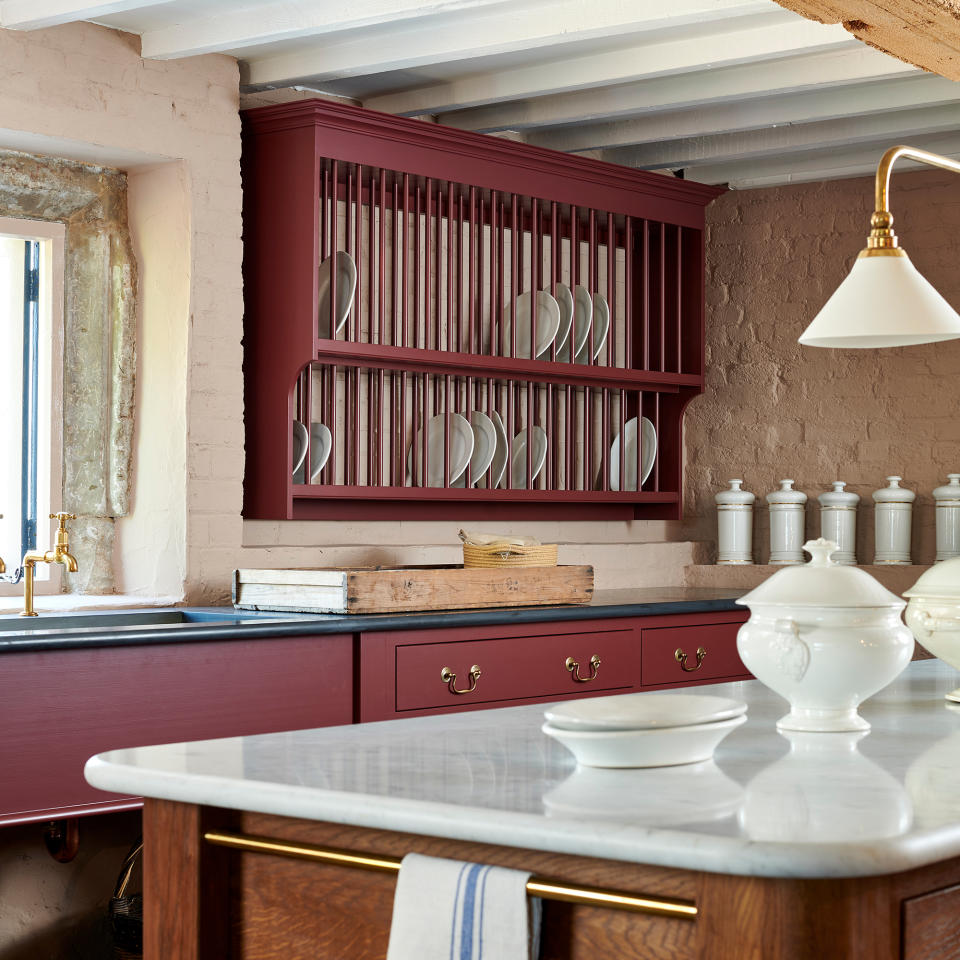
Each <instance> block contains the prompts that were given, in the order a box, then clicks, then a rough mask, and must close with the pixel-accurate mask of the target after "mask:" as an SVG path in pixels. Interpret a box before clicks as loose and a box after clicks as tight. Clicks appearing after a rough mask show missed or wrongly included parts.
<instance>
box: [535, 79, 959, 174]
mask: <svg viewBox="0 0 960 960" xmlns="http://www.w3.org/2000/svg"><path fill="white" fill-rule="evenodd" d="M709 82H710V81H709V78H705V80H704V83H705V85H706V84H707V83H709ZM946 104H951V105H952V106H950V107H949V108H948V110H949V111H952V115H953V123H954V126H955V127H960V84H957V83H953V82H952V81H950V80H947V79H945V78H944V77H935V76H931V75H930V74H919V75H917V76H915V77H901V78H899V79H896V80H878V81H875V82H873V83H854V84H846V85H843V86H834V87H828V88H826V89H823V88H820V89H816V90H810V91H807V92H804V93H795V94H793V95H787V96H764V97H756V98H750V99H738V100H730V101H725V102H722V103H716V102H714V101H710V102H706V103H701V104H700V105H699V106H697V107H690V108H686V109H678V110H669V111H665V110H657V111H655V112H649V113H646V114H642V115H640V116H638V117H634V118H631V119H628V120H617V121H614V122H612V123H606V124H590V125H585V126H568V127H556V128H553V129H550V130H544V131H540V130H532V131H529V132H528V133H527V136H526V140H527V142H528V143H532V144H535V145H536V146H540V147H549V148H551V149H554V150H566V151H570V152H582V151H586V150H600V151H601V152H602V155H603V156H604V158H605V159H609V160H611V161H613V162H614V163H621V162H624V161H622V160H620V159H618V158H619V157H626V156H630V157H633V156H640V155H645V156H649V160H648V161H646V162H639V163H637V164H636V165H637V166H646V165H647V164H648V163H653V162H654V161H653V158H654V157H659V156H661V152H662V153H669V152H670V146H669V145H661V144H660V143H658V141H670V140H673V141H675V140H679V139H686V138H697V137H706V136H713V135H716V134H736V133H737V132H738V131H746V130H758V129H760V128H762V127H777V126H784V125H787V124H812V123H816V122H819V121H824V120H833V119H836V118H839V117H851V118H853V117H860V116H865V115H869V114H877V113H887V112H896V111H902V110H906V109H908V108H917V109H922V108H925V107H934V106H941V105H946ZM631 145H638V146H637V147H636V149H635V150H634V152H632V153H631V152H629V151H631V150H632V149H633V148H632V146H631ZM643 145H645V146H643ZM644 151H647V153H646V154H645V153H644ZM631 165H633V164H632V162H631Z"/></svg>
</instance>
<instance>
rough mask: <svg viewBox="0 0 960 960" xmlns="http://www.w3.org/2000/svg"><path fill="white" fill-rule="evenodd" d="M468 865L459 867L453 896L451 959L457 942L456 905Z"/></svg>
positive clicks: (458, 904) (457, 905)
mask: <svg viewBox="0 0 960 960" xmlns="http://www.w3.org/2000/svg"><path fill="white" fill-rule="evenodd" d="M469 866H470V864H469V863H465V864H464V865H463V866H462V867H461V868H460V873H459V874H457V892H456V893H455V894H454V896H453V916H452V917H451V918H450V960H453V947H454V944H455V943H456V942H457V907H459V906H460V884H461V882H462V881H463V874H464V871H465V870H466V869H467V867H469Z"/></svg>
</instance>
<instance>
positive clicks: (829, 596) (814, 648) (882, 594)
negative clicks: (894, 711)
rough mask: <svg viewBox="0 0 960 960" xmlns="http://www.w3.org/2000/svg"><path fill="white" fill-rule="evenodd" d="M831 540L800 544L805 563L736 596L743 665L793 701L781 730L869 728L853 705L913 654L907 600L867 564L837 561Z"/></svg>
mask: <svg viewBox="0 0 960 960" xmlns="http://www.w3.org/2000/svg"><path fill="white" fill-rule="evenodd" d="M836 548H837V546H836V544H835V543H831V542H830V541H829V540H823V539H820V540H811V541H809V542H808V543H805V544H804V546H803V549H804V550H806V551H807V553H809V554H810V555H811V557H812V558H813V559H812V560H811V561H810V562H809V563H808V564H805V565H803V566H800V567H790V568H787V569H784V570H780V571H778V572H777V573H775V574H774V575H773V576H772V577H770V578H769V579H768V580H766V581H765V582H764V583H762V584H760V586H759V587H757V588H756V589H755V590H751V591H750V593H748V594H747V595H746V596H745V597H741V598H740V600H738V601H737V602H738V603H742V604H744V606H747V607H749V608H750V619H749V620H748V621H747V622H746V623H745V624H744V625H743V626H742V627H741V628H740V631H739V633H738V634H737V650H738V651H739V653H740V658H741V659H742V660H743V662H744V664H746V666H747V669H748V670H750V671H751V673H753V675H754V676H755V677H756V678H757V679H758V680H760V681H762V682H763V683H765V684H766V685H767V686H768V687H770V689H771V690H773V691H774V692H775V693H779V694H780V696H782V697H785V698H786V699H787V700H789V701H790V712H789V713H788V714H787V715H786V716H784V717H781V718H780V720H779V721H777V728H778V729H780V730H808V731H837V730H869V729H870V724H868V723H867V721H866V720H864V719H863V718H862V717H861V716H860V715H859V714H858V713H857V707H859V705H860V704H861V703H862V702H863V701H864V700H866V699H867V697H871V696H873V694H875V693H876V692H877V691H878V690H882V689H883V688H884V687H885V686H886V685H887V684H888V683H890V682H891V681H892V680H894V679H895V678H896V677H897V675H898V674H899V673H900V672H901V671H902V670H903V669H904V667H906V665H907V664H908V663H909V662H910V657H911V656H912V654H913V636H912V635H911V633H910V631H909V630H908V629H907V627H905V626H904V624H903V621H902V620H901V619H900V614H901V612H902V611H903V608H904V607H905V606H906V603H905V601H903V600H901V599H900V598H899V597H898V596H896V595H895V594H893V593H891V592H890V591H889V590H887V589H886V588H885V587H883V586H882V585H881V584H880V583H878V582H877V581H876V580H875V579H874V578H873V577H871V576H870V574H868V573H867V572H866V571H865V570H861V569H859V568H858V567H845V566H840V565H839V564H836V563H834V562H833V561H832V560H831V559H830V555H831V554H832V553H833V552H834V551H835V550H836Z"/></svg>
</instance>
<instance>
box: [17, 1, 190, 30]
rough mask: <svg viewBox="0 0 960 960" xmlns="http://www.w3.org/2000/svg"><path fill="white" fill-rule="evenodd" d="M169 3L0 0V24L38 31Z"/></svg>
mask: <svg viewBox="0 0 960 960" xmlns="http://www.w3.org/2000/svg"><path fill="white" fill-rule="evenodd" d="M171 2H172V0H108V2H105V3H90V2H89V0H86V2H83V0H81V2H77V0H3V2H0V27H5V28H8V29H10V30H40V29H43V28H44V27H57V26H60V25H61V24H63V23H74V22H76V21H78V20H95V19H97V17H106V16H109V15H110V14H113V13H129V12H130V11H131V10H139V9H141V8H143V7H155V6H159V5H160V4H161V3H171Z"/></svg>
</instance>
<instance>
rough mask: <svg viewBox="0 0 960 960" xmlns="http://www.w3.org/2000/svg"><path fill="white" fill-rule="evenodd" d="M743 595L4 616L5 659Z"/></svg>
mask: <svg viewBox="0 0 960 960" xmlns="http://www.w3.org/2000/svg"><path fill="white" fill-rule="evenodd" d="M742 594H743V591H742V590H737V589H725V590H724V589H717V588H712V587H709V588H708V587H643V588H637V589H625V590H598V591H597V592H596V593H595V594H594V597H593V600H592V601H591V602H590V603H589V604H585V605H582V606H580V605H576V606H574V605H571V606H556V607H499V608H493V609H486V610H443V611H438V612H423V613H389V614H365V615H358V614H289V613H283V614H278V613H258V612H254V611H247V610H235V609H233V608H232V607H162V608H158V607H153V608H151V607H144V608H140V609H135V610H117V611H102V610H101V611H79V612H76V613H72V614H68V615H61V614H52V615H49V616H42V615H41V616H40V617H38V618H36V619H35V620H31V621H30V622H29V623H25V622H24V620H23V619H22V618H19V617H17V616H15V615H13V616H0V653H18V652H20V653H26V652H38V651H51V650H64V649H74V648H90V647H113V646H127V645H142V644H155V643H186V642H198V641H219V640H236V639H238V638H242V639H244V640H253V639H260V638H262V639H266V638H272V637H291V636H304V635H309V634H316V635H322V634H330V633H361V632H365V631H376V630H410V629H417V628H420V629H424V630H430V629H439V628H451V627H474V626H489V625H496V624H521V623H554V622H558V621H571V620H593V619H600V618H606V617H649V616H666V615H671V614H674V615H675V614H688V613H715V612H744V608H743V607H742V606H739V605H738V604H737V603H736V602H735V601H736V599H737V597H739V596H741V595H742Z"/></svg>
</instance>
